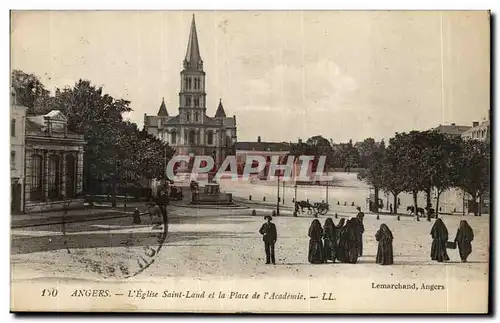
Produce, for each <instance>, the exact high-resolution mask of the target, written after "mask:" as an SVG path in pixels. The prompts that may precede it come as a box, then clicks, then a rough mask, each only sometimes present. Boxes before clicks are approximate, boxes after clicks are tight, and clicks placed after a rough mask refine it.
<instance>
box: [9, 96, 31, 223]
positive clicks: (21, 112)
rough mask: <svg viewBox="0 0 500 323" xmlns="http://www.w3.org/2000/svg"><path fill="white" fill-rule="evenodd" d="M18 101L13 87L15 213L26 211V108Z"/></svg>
mask: <svg viewBox="0 0 500 323" xmlns="http://www.w3.org/2000/svg"><path fill="white" fill-rule="evenodd" d="M27 109H28V108H27V107H24V106H21V105H19V104H18V103H17V100H16V92H15V90H14V89H13V88H12V89H11V99H10V118H11V119H10V187H11V193H10V210H11V212H12V213H13V214H17V213H22V212H24V194H23V191H24V181H25V178H24V160H25V158H24V152H25V147H24V146H25V130H24V126H25V124H26V110H27Z"/></svg>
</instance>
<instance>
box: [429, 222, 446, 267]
mask: <svg viewBox="0 0 500 323" xmlns="http://www.w3.org/2000/svg"><path fill="white" fill-rule="evenodd" d="M431 236H432V246H431V259H432V260H436V261H437V262H443V261H448V260H450V257H448V253H447V252H446V242H448V229H447V228H446V226H445V225H444V223H443V220H441V218H439V219H436V222H434V225H433V226H432V229H431Z"/></svg>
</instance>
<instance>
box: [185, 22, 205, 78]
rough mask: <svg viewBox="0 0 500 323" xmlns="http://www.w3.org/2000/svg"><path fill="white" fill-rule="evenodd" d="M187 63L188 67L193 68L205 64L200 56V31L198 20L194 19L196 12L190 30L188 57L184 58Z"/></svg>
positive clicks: (198, 67) (199, 67)
mask: <svg viewBox="0 0 500 323" xmlns="http://www.w3.org/2000/svg"><path fill="white" fill-rule="evenodd" d="M186 63H187V68H191V69H201V67H202V66H203V65H200V64H203V62H202V60H201V56H200V47H199V45H198V33H197V32H196V22H195V19H194V14H193V19H192V20H191V30H190V32H189V41H188V46H187V50H186V58H185V59H184V64H185V65H186Z"/></svg>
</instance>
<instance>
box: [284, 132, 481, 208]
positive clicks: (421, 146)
mask: <svg viewBox="0 0 500 323" xmlns="http://www.w3.org/2000/svg"><path fill="white" fill-rule="evenodd" d="M291 154H292V155H295V156H299V155H311V156H318V157H319V156H322V155H324V156H327V160H326V167H327V168H338V167H341V168H347V169H348V168H350V167H360V168H362V170H361V171H360V173H359V178H360V179H361V180H364V181H366V182H367V183H369V184H370V185H371V186H373V187H374V188H375V200H376V201H378V195H379V191H384V192H386V193H390V194H392V195H393V197H394V203H393V205H394V209H393V212H394V213H396V212H397V206H398V203H397V199H398V195H399V194H401V193H402V192H407V193H411V194H412V195H413V200H414V208H415V210H416V209H417V208H418V205H417V196H418V193H419V192H425V194H426V199H427V201H426V202H427V203H426V204H427V205H426V209H427V212H430V206H431V193H432V191H433V190H434V191H435V192H436V196H437V199H436V206H435V212H436V213H438V212H439V198H440V197H441V195H442V193H443V192H445V191H446V190H448V189H450V188H453V187H456V188H461V189H463V190H464V191H465V192H466V193H468V194H469V195H470V196H471V198H472V200H473V201H475V203H476V202H477V201H478V199H479V202H480V203H479V205H482V203H481V202H482V198H483V197H484V196H485V194H486V193H487V192H489V185H490V146H489V143H487V142H480V141H477V140H463V139H462V138H461V137H460V136H447V135H444V134H441V133H439V132H435V131H412V132H409V133H397V134H396V135H395V136H394V137H393V138H391V139H390V140H389V145H388V146H387V147H386V145H385V143H384V141H381V142H376V141H375V140H374V139H373V138H367V139H365V140H364V141H362V142H358V143H356V144H355V145H353V144H352V141H350V142H349V143H344V144H334V143H333V142H332V141H331V140H330V141H329V140H327V139H325V138H323V137H321V136H314V137H311V138H309V139H308V140H307V141H305V142H301V141H299V143H298V144H295V145H292V149H291ZM480 211H481V208H480V207H477V204H476V205H474V212H475V214H478V213H479V214H480ZM417 216H418V215H417Z"/></svg>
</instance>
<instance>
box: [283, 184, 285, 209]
mask: <svg viewBox="0 0 500 323" xmlns="http://www.w3.org/2000/svg"><path fill="white" fill-rule="evenodd" d="M283 205H285V180H283Z"/></svg>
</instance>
